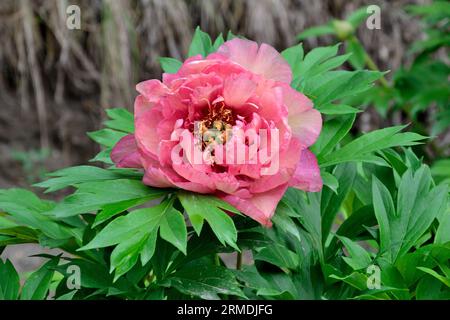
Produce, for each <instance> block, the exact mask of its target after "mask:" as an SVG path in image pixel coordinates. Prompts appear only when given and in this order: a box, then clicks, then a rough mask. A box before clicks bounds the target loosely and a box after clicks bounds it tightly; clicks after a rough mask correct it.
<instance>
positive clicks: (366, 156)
mask: <svg viewBox="0 0 450 320" xmlns="http://www.w3.org/2000/svg"><path fill="white" fill-rule="evenodd" d="M403 128H404V126H396V127H389V128H384V129H379V130H375V131H372V132H369V133H366V134H363V135H362V136H360V137H359V138H357V139H355V140H353V141H351V142H350V143H348V144H346V145H345V146H343V147H342V148H341V149H339V150H336V151H335V152H333V153H330V154H327V155H324V156H323V157H320V156H319V157H318V161H319V163H320V166H321V167H327V166H330V165H335V164H338V163H342V162H348V161H370V160H372V159H373V158H372V157H371V156H373V155H372V153H373V152H375V151H379V150H382V149H386V148H391V147H394V146H411V145H416V144H419V143H420V142H419V141H420V140H423V139H425V138H426V137H424V136H421V135H419V134H417V133H413V132H405V133H400V132H399V131H400V130H402V129H403Z"/></svg>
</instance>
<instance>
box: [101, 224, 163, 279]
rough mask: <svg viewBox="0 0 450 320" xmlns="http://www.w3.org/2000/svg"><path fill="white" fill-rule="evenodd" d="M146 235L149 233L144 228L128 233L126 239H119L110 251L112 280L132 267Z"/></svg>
mask: <svg viewBox="0 0 450 320" xmlns="http://www.w3.org/2000/svg"><path fill="white" fill-rule="evenodd" d="M155 233H156V232H155ZM148 237H149V234H148V233H147V232H145V230H144V231H139V232H136V233H135V234H132V233H129V236H128V239H126V240H124V241H121V242H120V243H119V245H118V246H116V247H115V248H114V250H113V251H112V253H111V267H110V271H109V272H110V273H112V272H113V271H114V270H115V273H114V281H116V280H117V279H118V278H119V277H120V276H122V275H124V274H125V273H126V272H128V271H129V270H130V269H131V268H133V266H134V265H135V264H136V262H137V260H138V258H139V253H140V252H141V250H142V248H143V247H144V245H145V242H146V241H147V238H148Z"/></svg>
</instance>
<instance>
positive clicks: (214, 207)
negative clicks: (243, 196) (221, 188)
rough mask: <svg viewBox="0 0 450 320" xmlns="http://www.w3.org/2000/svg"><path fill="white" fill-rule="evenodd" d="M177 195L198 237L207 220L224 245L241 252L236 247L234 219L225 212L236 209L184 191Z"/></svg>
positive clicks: (215, 200) (214, 199) (218, 201)
mask: <svg viewBox="0 0 450 320" xmlns="http://www.w3.org/2000/svg"><path fill="white" fill-rule="evenodd" d="M177 195H178V198H179V199H180V201H181V204H182V205H183V207H184V209H185V210H186V212H187V214H188V216H189V219H190V221H191V223H192V226H193V227H194V229H195V231H196V233H197V234H198V235H199V234H200V232H201V229H202V225H203V221H204V220H206V221H207V222H208V223H209V225H210V226H211V229H212V230H213V232H214V234H215V235H216V237H217V239H219V241H220V242H221V243H222V244H224V245H225V244H228V245H230V246H231V247H233V248H235V249H237V250H239V248H237V246H236V240H237V231H236V227H235V225H234V223H233V219H231V218H230V216H229V215H228V214H226V213H225V212H224V211H223V209H225V210H229V209H233V211H236V209H234V208H233V207H231V206H230V205H229V204H227V203H225V202H223V201H220V200H219V199H216V198H215V197H213V196H205V195H200V194H195V193H189V192H184V191H181V192H178V193H177Z"/></svg>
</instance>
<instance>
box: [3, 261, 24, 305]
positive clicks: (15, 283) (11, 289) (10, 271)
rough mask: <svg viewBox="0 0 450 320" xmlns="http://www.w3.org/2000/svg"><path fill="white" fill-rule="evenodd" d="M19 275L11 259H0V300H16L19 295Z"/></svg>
mask: <svg viewBox="0 0 450 320" xmlns="http://www.w3.org/2000/svg"><path fill="white" fill-rule="evenodd" d="M19 287H20V282H19V275H18V274H17V271H16V269H14V266H13V265H12V263H11V261H9V260H6V261H5V262H3V261H2V260H1V259H0V300H16V299H17V298H18V296H19Z"/></svg>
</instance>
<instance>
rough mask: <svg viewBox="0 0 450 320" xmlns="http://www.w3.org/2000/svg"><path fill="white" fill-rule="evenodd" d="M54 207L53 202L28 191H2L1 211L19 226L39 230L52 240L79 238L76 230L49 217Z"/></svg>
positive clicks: (0, 195) (0, 196) (0, 191)
mask: <svg viewBox="0 0 450 320" xmlns="http://www.w3.org/2000/svg"><path fill="white" fill-rule="evenodd" d="M54 206H55V204H54V203H53V202H51V201H44V200H41V199H39V198H38V197H37V196H36V195H35V194H34V193H32V192H31V191H28V190H24V189H8V190H0V209H3V210H4V211H5V212H7V213H8V214H9V215H10V216H11V218H12V220H13V221H15V222H17V223H18V224H20V225H24V226H28V227H32V228H35V229H39V230H41V231H42V232H43V233H44V234H45V235H47V236H48V237H50V238H52V239H68V238H71V237H73V236H77V233H74V229H72V228H69V227H68V226H67V225H65V224H63V223H60V222H59V221H55V220H54V219H53V218H52V217H51V216H49V212H51V210H52V209H53V208H54Z"/></svg>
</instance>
